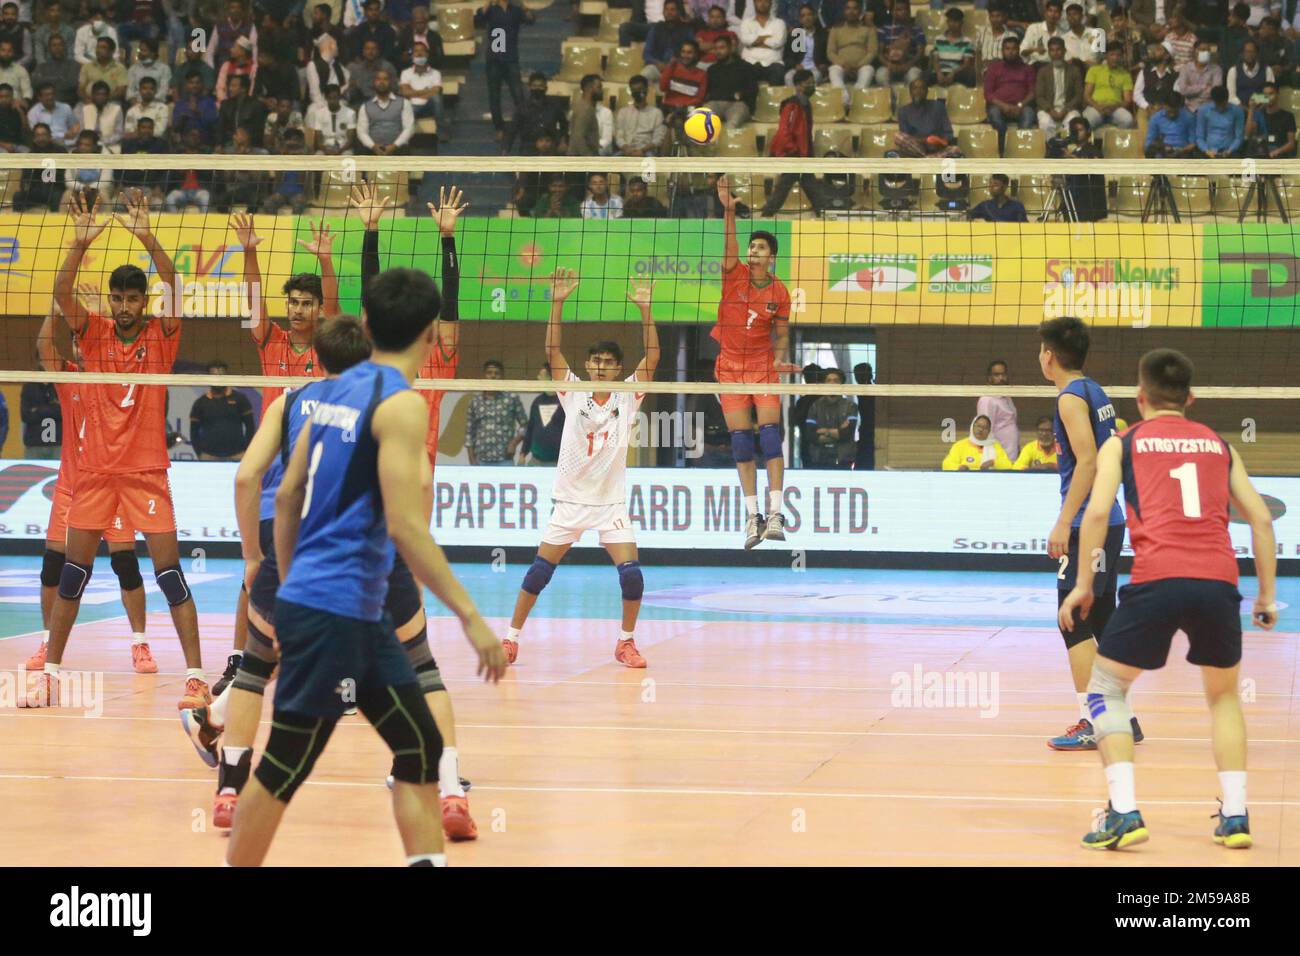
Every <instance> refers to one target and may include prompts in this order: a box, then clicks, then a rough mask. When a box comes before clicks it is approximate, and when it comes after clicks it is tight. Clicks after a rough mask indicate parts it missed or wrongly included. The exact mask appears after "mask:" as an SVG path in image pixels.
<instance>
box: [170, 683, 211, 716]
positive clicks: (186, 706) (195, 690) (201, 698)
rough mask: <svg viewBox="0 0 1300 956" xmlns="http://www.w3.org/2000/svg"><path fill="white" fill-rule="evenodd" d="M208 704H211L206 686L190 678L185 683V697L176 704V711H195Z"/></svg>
mask: <svg viewBox="0 0 1300 956" xmlns="http://www.w3.org/2000/svg"><path fill="white" fill-rule="evenodd" d="M210 703H212V694H210V693H209V692H208V685H207V684H206V683H205V682H204V681H201V680H199V679H198V678H197V677H191V678H190V679H189V680H187V681H186V682H185V696H184V697H182V698H181V699H180V700H179V701H177V702H176V709H177V710H197V709H198V708H200V707H206V706H208V704H210Z"/></svg>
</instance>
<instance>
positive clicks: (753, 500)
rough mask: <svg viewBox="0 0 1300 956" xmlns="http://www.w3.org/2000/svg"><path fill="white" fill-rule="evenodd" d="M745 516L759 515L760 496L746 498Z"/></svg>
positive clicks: (747, 496)
mask: <svg viewBox="0 0 1300 956" xmlns="http://www.w3.org/2000/svg"><path fill="white" fill-rule="evenodd" d="M745 514H747V515H756V514H758V495H746V496H745Z"/></svg>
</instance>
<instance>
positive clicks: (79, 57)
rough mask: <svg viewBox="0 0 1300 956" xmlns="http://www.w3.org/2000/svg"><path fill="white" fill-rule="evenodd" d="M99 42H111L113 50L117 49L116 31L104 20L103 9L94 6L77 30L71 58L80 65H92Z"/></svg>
mask: <svg viewBox="0 0 1300 956" xmlns="http://www.w3.org/2000/svg"><path fill="white" fill-rule="evenodd" d="M100 40H111V41H112V42H113V49H114V50H116V49H117V29H116V28H115V27H114V26H113V25H112V24H111V23H109V22H108V20H107V19H106V18H105V16H104V11H103V9H101V8H100V7H99V6H95V7H93V8H92V9H91V11H90V19H89V20H87V21H86V22H85V23H83V24H82V25H81V26H80V27H78V28H77V33H76V36H75V38H74V39H73V41H72V58H73V59H74V60H76V61H77V62H78V63H80V64H82V65H85V64H86V63H93V62H94V61H95V59H96V56H97V53H98V49H97V48H98V45H99V41H100Z"/></svg>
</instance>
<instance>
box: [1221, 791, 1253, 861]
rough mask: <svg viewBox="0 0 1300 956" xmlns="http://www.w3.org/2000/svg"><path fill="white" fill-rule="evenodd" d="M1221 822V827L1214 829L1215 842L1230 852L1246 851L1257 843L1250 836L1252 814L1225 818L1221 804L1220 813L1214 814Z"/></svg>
mask: <svg viewBox="0 0 1300 956" xmlns="http://www.w3.org/2000/svg"><path fill="white" fill-rule="evenodd" d="M1214 816H1216V817H1217V818H1218V820H1219V825H1218V826H1216V827H1215V828H1214V842H1215V843H1217V844H1219V845H1220V846H1226V847H1228V848H1229V849H1230V850H1245V849H1247V848H1249V847H1250V846H1251V844H1253V843H1254V842H1255V841H1254V840H1252V839H1251V836H1250V814H1249V813H1243V814H1242V815H1241V816H1239V817H1225V816H1224V815H1223V804H1222V802H1220V804H1219V812H1218V813H1216V814H1214Z"/></svg>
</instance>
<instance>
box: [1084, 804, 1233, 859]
mask: <svg viewBox="0 0 1300 956" xmlns="http://www.w3.org/2000/svg"><path fill="white" fill-rule="evenodd" d="M1234 819H1236V818H1235V817H1234ZM1148 839H1150V836H1149V834H1148V833H1147V825H1146V824H1145V823H1143V822H1142V814H1141V813H1139V812H1138V811H1137V810H1134V811H1133V812H1131V813H1116V812H1115V811H1114V810H1112V809H1111V806H1110V804H1109V803H1107V804H1106V818H1105V820H1103V821H1102V823H1101V828H1100V829H1098V830H1093V831H1092V832H1091V833H1088V834H1086V835H1085V836H1084V838H1083V845H1084V846H1085V847H1086V848H1087V849H1089V850H1122V849H1124V848H1125V847H1130V846H1136V845H1137V844H1139V843H1146V842H1147V840H1148Z"/></svg>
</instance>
